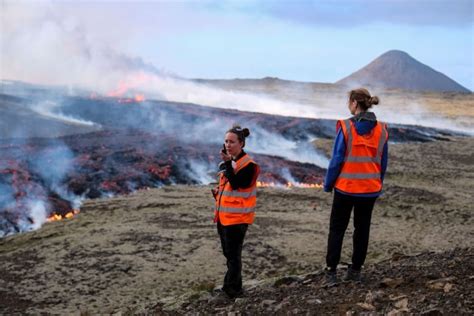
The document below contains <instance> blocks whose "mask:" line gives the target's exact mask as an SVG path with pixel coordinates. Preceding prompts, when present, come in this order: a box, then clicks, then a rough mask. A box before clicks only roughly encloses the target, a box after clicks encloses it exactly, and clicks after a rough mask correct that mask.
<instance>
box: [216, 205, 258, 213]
mask: <svg viewBox="0 0 474 316" xmlns="http://www.w3.org/2000/svg"><path fill="white" fill-rule="evenodd" d="M219 212H225V213H252V212H255V207H224V206H221V207H220V208H219Z"/></svg>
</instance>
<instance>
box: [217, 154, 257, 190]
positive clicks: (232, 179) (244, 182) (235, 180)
mask: <svg viewBox="0 0 474 316" xmlns="http://www.w3.org/2000/svg"><path fill="white" fill-rule="evenodd" d="M255 172H256V166H255V164H253V163H249V164H248V165H247V166H245V167H244V168H243V169H241V170H240V171H239V172H238V173H237V174H235V173H234V168H232V161H230V160H229V161H226V162H225V172H224V175H225V177H226V178H227V179H229V183H230V186H231V187H232V190H236V189H239V188H248V187H250V185H251V184H252V181H253V180H254V174H255Z"/></svg>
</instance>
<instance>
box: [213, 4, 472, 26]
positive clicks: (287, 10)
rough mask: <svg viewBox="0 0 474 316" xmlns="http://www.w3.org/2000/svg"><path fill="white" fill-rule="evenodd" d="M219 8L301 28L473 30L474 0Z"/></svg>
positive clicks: (249, 5)
mask: <svg viewBox="0 0 474 316" xmlns="http://www.w3.org/2000/svg"><path fill="white" fill-rule="evenodd" d="M214 7H215V8H219V9H222V10H240V11H244V12H247V13H249V14H252V12H259V13H260V14H263V15H268V16H271V17H275V18H278V19H284V20H288V21H292V22H296V23H300V24H306V25H318V26H329V27H350V26H357V25H366V24H370V23H375V22H382V23H390V24H398V25H417V26H422V25H427V26H445V27H466V26H471V25H472V23H473V20H474V13H473V12H474V10H473V8H474V2H473V1H471V0H432V1H428V0H337V1H336V0H334V1H331V0H323V1H321V0H301V1H293V2H290V1H263V0H260V1H256V2H243V4H242V3H240V4H239V3H238V2H235V1H227V2H224V3H223V4H221V5H215V6H214Z"/></svg>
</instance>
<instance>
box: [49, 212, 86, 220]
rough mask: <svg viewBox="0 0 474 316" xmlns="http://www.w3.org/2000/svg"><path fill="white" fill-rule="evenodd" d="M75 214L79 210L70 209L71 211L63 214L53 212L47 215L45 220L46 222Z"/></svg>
mask: <svg viewBox="0 0 474 316" xmlns="http://www.w3.org/2000/svg"><path fill="white" fill-rule="evenodd" d="M77 214H79V210H72V211H71V212H68V213H66V215H64V216H62V215H59V214H53V215H51V216H49V217H48V218H47V219H46V221H47V222H55V221H60V220H62V219H65V218H72V217H74V216H75V215H77Z"/></svg>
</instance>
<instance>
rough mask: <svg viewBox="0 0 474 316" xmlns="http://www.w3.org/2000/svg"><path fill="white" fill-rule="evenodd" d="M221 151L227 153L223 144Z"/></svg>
mask: <svg viewBox="0 0 474 316" xmlns="http://www.w3.org/2000/svg"><path fill="white" fill-rule="evenodd" d="M222 152H223V153H224V154H225V155H227V149H226V148H225V144H222Z"/></svg>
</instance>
